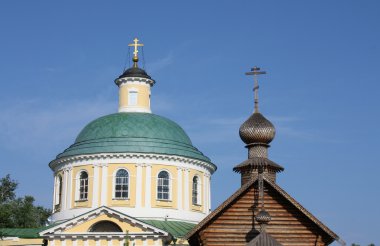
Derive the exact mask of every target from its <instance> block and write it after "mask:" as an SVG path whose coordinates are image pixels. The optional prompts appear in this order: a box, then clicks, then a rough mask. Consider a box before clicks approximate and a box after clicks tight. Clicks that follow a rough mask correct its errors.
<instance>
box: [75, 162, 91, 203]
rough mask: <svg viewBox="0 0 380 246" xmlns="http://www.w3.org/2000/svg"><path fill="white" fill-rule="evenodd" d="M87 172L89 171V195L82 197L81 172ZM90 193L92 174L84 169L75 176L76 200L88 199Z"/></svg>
mask: <svg viewBox="0 0 380 246" xmlns="http://www.w3.org/2000/svg"><path fill="white" fill-rule="evenodd" d="M82 172H86V173H87V197H86V198H82V199H81V198H80V183H81V178H80V176H81V173H82ZM89 193H90V175H89V174H88V171H87V170H85V169H83V170H80V171H79V172H78V173H77V175H76V178H75V201H76V202H83V201H88V195H89Z"/></svg>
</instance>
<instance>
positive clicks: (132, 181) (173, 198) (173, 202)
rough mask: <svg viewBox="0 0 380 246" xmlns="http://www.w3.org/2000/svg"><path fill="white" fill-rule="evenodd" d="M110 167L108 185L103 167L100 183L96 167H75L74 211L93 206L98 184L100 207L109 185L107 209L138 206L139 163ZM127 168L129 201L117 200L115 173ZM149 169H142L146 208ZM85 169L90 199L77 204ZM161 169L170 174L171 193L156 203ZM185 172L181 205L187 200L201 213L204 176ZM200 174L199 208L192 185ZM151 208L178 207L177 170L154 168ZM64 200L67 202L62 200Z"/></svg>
mask: <svg viewBox="0 0 380 246" xmlns="http://www.w3.org/2000/svg"><path fill="white" fill-rule="evenodd" d="M106 168H107V182H106V184H103V183H102V180H103V178H102V175H104V174H103V172H102V171H103V168H102V167H98V182H97V183H96V184H94V166H93V165H91V164H89V165H83V166H76V167H74V168H73V172H72V180H71V187H72V194H71V196H72V198H71V207H72V208H74V209H75V208H91V207H92V198H93V190H94V185H98V188H97V190H98V194H97V197H98V201H97V204H99V206H100V205H101V197H102V186H104V185H106V189H107V197H106V204H105V205H106V206H108V207H114V206H115V207H120V206H122V207H135V206H136V185H137V180H136V175H137V167H136V164H133V163H125V164H108V166H107V167H106ZM120 168H124V169H126V170H127V171H128V173H129V191H128V195H129V197H128V199H115V198H114V174H115V171H116V170H118V169H120ZM146 168H147V167H146V166H144V165H143V166H142V167H141V171H142V172H141V174H142V180H141V206H142V207H144V206H145V204H146V201H145V199H146V197H145V193H146V192H145V191H146V187H145V186H146V179H147V178H148V177H146ZM82 170H85V171H87V173H88V176H89V181H88V197H87V200H86V201H77V199H75V198H76V193H77V192H78V191H77V188H78V187H77V186H76V182H77V180H76V178H77V175H78V173H80V172H81V171H82ZM162 170H166V171H168V172H169V174H170V182H171V185H170V187H171V190H170V199H169V200H168V201H165V200H157V176H158V173H159V172H160V171H162ZM181 172H182V206H183V207H186V204H185V201H186V200H187V201H188V202H189V204H188V205H189V206H188V207H189V208H190V210H191V211H195V212H202V211H203V207H204V202H205V201H203V196H204V185H205V184H204V179H203V177H204V173H203V172H201V171H198V170H195V169H189V171H184V170H181ZM186 172H189V173H188V184H187V185H186V184H185V180H186V179H185V177H186ZM61 173H62V172H61V171H60V172H57V174H56V175H58V174H61ZM195 175H197V176H198V177H199V181H200V186H199V189H200V197H199V199H200V202H199V204H198V205H193V204H192V182H193V177H194V176H195ZM150 178H151V181H150V183H151V198H150V199H151V206H152V207H154V208H173V209H176V208H178V201H177V199H178V191H177V189H178V180H177V178H178V170H177V167H176V166H169V165H159V164H155V165H151V177H150ZM186 187H188V191H187V192H185V189H186ZM186 193H187V194H188V197H187V199H186V198H185V194H186ZM67 195H69V190H68V191H67ZM62 200H64V199H62Z"/></svg>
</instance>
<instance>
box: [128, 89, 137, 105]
mask: <svg viewBox="0 0 380 246" xmlns="http://www.w3.org/2000/svg"><path fill="white" fill-rule="evenodd" d="M132 95H133V96H132ZM138 101H139V91H138V90H137V89H135V88H132V89H129V90H128V106H132V107H133V106H137V104H138Z"/></svg>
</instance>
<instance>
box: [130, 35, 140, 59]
mask: <svg viewBox="0 0 380 246" xmlns="http://www.w3.org/2000/svg"><path fill="white" fill-rule="evenodd" d="M133 42H134V44H128V46H134V47H135V51H133V56H134V57H136V58H137V53H139V50H138V49H137V47H139V46H144V44H138V42H139V40H138V39H137V38H135V39H134V40H133Z"/></svg>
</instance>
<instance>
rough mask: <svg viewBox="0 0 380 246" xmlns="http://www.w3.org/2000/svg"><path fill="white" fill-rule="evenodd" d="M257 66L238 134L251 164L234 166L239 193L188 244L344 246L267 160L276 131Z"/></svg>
mask: <svg viewBox="0 0 380 246" xmlns="http://www.w3.org/2000/svg"><path fill="white" fill-rule="evenodd" d="M264 73H265V72H263V71H260V68H258V67H254V68H252V70H251V72H249V73H247V75H253V76H254V83H255V84H254V94H255V110H254V113H253V114H252V115H251V116H250V117H249V118H248V120H246V121H245V122H244V123H243V124H242V125H241V127H240V129H239V134H240V137H241V139H242V140H243V142H244V143H246V144H247V145H246V147H247V149H248V159H247V160H246V161H244V162H242V163H241V164H239V165H237V166H235V167H234V171H235V172H238V173H240V174H241V188H240V189H238V190H237V191H236V192H235V193H234V194H232V195H231V196H230V197H229V198H228V199H227V200H226V201H225V202H223V203H222V204H221V205H220V206H219V207H218V208H216V209H215V210H214V211H213V212H212V213H210V214H209V215H208V216H207V217H206V218H205V219H204V220H202V221H201V222H200V223H199V224H198V225H197V226H196V227H194V228H193V230H192V231H190V232H189V233H188V234H187V238H188V241H189V244H190V245H193V246H196V245H201V246H213V245H234V246H248V245H249V246H259V245H260V246H261V245H265V246H280V245H284V246H296V245H297V246H309V245H310V246H322V245H329V244H331V243H332V242H334V241H337V242H338V243H340V244H342V245H344V242H343V241H342V240H341V239H340V238H339V237H338V236H337V235H336V234H335V233H334V232H333V231H331V230H330V229H329V228H328V227H327V226H325V225H324V224H323V223H322V222H321V221H319V220H318V219H317V218H316V217H315V216H313V215H312V214H311V213H310V212H309V211H307V210H306V209H305V208H304V207H302V205H301V204H299V203H298V202H297V201H296V200H295V199H294V198H292V197H291V196H290V195H289V194H288V193H286V192H285V191H284V190H283V189H281V187H280V186H279V185H277V184H276V174H277V173H278V172H281V171H283V170H284V168H283V167H282V166H280V165H278V164H276V163H275V162H273V161H271V160H270V159H268V148H269V143H270V142H271V141H272V140H273V139H274V136H275V128H274V126H273V124H272V123H271V122H270V121H269V120H267V119H266V118H265V117H264V116H263V115H262V114H261V113H259V110H258V95H257V93H258V82H257V75H259V74H264Z"/></svg>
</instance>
